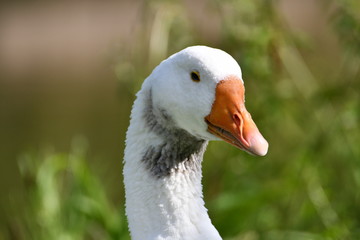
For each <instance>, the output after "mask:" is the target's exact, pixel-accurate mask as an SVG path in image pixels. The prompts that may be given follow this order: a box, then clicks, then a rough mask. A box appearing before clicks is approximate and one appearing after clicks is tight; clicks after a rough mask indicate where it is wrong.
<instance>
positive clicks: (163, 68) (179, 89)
mask: <svg viewBox="0 0 360 240" xmlns="http://www.w3.org/2000/svg"><path fill="white" fill-rule="evenodd" d="M194 72H195V73H196V74H198V76H199V77H200V81H193V80H192V75H191V74H192V73H194ZM242 89H243V81H242V73H241V69H240V67H239V65H238V64H237V62H236V61H235V60H234V59H233V58H232V57H231V56H230V55H229V54H227V53H225V52H223V51H221V50H218V49H213V48H209V47H205V46H194V47H188V48H186V49H184V50H182V51H180V52H178V53H176V54H174V55H172V56H171V57H169V58H168V59H166V60H164V61H163V62H162V63H161V64H160V65H159V66H157V67H156V68H155V69H154V71H153V72H152V73H151V75H150V76H149V77H148V78H147V79H146V80H145V82H144V83H143V85H142V88H141V90H140V91H139V92H138V93H137V99H136V100H135V102H134V105H133V109H132V112H131V121H130V126H129V129H128V131H127V135H126V149H125V157H124V162H125V165H124V183H125V193H126V214H127V217H128V222H129V229H130V232H131V236H132V239H133V240H170V239H171V240H176V239H184V240H200V239H204V240H205V239H206V240H212V239H214V240H216V239H221V237H220V235H219V233H218V231H217V230H216V229H215V227H214V226H213V225H212V224H211V220H210V218H209V216H208V214H207V209H206V208H205V206H204V201H203V195H202V185H201V177H202V175H201V161H202V158H203V153H204V151H205V148H206V145H207V142H208V141H209V140H219V139H223V140H225V141H227V142H229V143H230V144H232V145H234V146H236V147H238V148H240V149H243V150H245V151H248V152H250V153H253V154H256V155H265V154H266V152H267V148H268V144H267V142H266V140H265V139H264V138H263V137H262V136H261V134H260V133H259V132H258V130H257V128H256V126H255V124H254V123H253V121H252V120H251V117H250V114H249V113H248V112H247V111H246V109H245V105H244V99H243V98H244V96H243V90H242ZM229 224H230V223H229Z"/></svg>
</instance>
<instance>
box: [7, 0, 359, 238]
mask: <svg viewBox="0 0 360 240" xmlns="http://www.w3.org/2000/svg"><path fill="white" fill-rule="evenodd" d="M332 3H333V4H328V3H325V1H323V3H322V4H323V5H322V6H323V7H324V9H327V8H330V7H331V8H333V11H331V14H330V16H329V19H328V20H329V24H330V25H331V27H332V30H333V33H334V37H335V38H336V40H337V41H338V43H339V46H340V48H341V50H340V56H339V59H338V61H337V64H336V65H334V66H333V68H334V69H323V70H321V71H320V70H319V67H318V66H317V65H309V64H308V63H307V62H306V60H305V57H304V56H305V55H306V54H308V53H309V52H311V51H312V49H311V44H312V43H311V41H305V40H304V39H303V38H302V37H299V36H298V35H296V34H295V33H294V32H293V31H292V30H291V29H289V27H288V26H287V25H285V24H283V21H281V20H280V19H279V17H278V13H277V12H276V8H275V7H274V5H273V4H274V2H272V1H264V0H244V1H235V0H229V1H219V0H212V1H209V2H208V4H209V8H211V11H213V12H214V16H217V17H219V19H220V20H221V21H220V37H219V38H218V39H217V41H215V42H208V40H207V39H206V37H205V36H204V35H202V34H201V32H200V31H198V30H199V29H197V28H196V26H194V25H193V24H192V23H191V16H189V15H191V14H189V13H187V12H186V11H185V8H184V6H183V5H182V4H180V3H179V2H176V1H148V2H146V6H145V7H144V13H143V18H144V19H143V21H144V25H143V26H141V27H140V28H139V29H136V31H137V32H138V35H139V37H138V38H137V39H135V40H134V42H133V43H132V46H131V47H129V46H123V47H121V46H120V47H119V48H120V49H119V52H122V54H119V55H116V57H117V62H118V64H117V65H116V67H115V69H114V71H115V73H116V75H117V76H118V78H119V92H121V94H119V95H120V98H121V99H123V100H124V101H125V102H129V96H132V98H134V94H135V93H136V92H137V91H138V89H139V88H140V86H141V83H142V81H143V79H145V78H146V76H147V75H148V74H149V73H150V72H151V69H153V68H154V66H156V65H157V64H158V63H159V61H161V60H162V59H164V58H166V56H168V55H169V54H171V53H174V52H176V51H179V50H181V49H182V48H184V47H186V46H188V45H194V44H198V43H202V44H207V45H211V46H214V47H218V48H221V49H223V50H225V51H227V52H228V53H230V54H231V55H232V56H234V58H235V59H236V60H238V62H239V63H240V65H241V67H242V71H243V75H244V80H245V84H246V87H247V88H246V89H247V108H248V109H249V111H250V112H251V113H252V115H253V118H254V119H255V122H256V123H257V125H258V126H259V128H260V130H261V131H262V133H263V135H264V136H265V138H267V140H268V141H269V143H270V150H269V154H268V155H267V156H266V157H265V158H263V159H257V158H254V157H252V156H249V155H246V154H244V153H242V152H239V151H238V150H237V149H234V148H233V147H231V146H228V145H227V144H225V143H221V142H216V143H211V144H210V145H209V148H208V150H207V152H206V155H205V161H204V163H203V166H204V178H203V183H204V195H205V198H206V199H205V202H206V204H207V207H208V208H209V214H210V216H211V218H212V221H213V223H214V225H215V226H216V227H217V229H218V230H219V232H220V234H221V235H222V236H223V237H224V238H225V239H234V240H235V239H237V240H240V239H242V240H245V239H246V240H259V239H267V240H272V239H274V240H275V239H276V240H281V239H284V240H288V239H290V240H298V239H299V240H300V239H301V240H305V239H306V240H308V239H315V240H317V239H319V240H320V239H321V240H322V239H360V207H359V206H360V193H359V191H358V189H360V148H359V142H360V131H359V122H360V97H359V90H360V83H359V79H360V44H359V43H360V34H359V33H360V18H359V12H360V8H359V3H358V1H356V0H353V1H350V0H349V1H340V0H339V1H332ZM150 23H151V24H150ZM322 61H326V59H322ZM330 70H332V71H330ZM333 70H334V71H333ZM319 72H320V74H319ZM334 72H335V74H334V75H332V73H334ZM330 73H331V74H330ZM124 89H125V92H126V94H123V92H124ZM74 146H75V147H74V150H73V152H71V153H69V154H65V155H64V154H50V155H47V156H45V157H40V160H38V159H37V160H34V158H37V157H36V156H31V155H26V156H25V160H23V161H21V162H20V163H21V164H20V166H21V169H22V172H23V174H24V177H25V179H29V178H30V179H32V181H31V182H32V184H31V187H30V188H29V193H28V197H29V198H30V199H29V202H28V206H27V209H28V211H27V215H26V218H25V220H24V229H23V231H24V232H25V233H24V235H26V236H27V237H26V239H128V233H127V227H126V220H125V217H124V210H123V207H122V206H118V208H114V207H113V206H112V204H111V200H110V199H108V197H107V194H106V193H105V192H104V190H103V187H102V185H101V181H99V180H98V179H97V177H96V175H95V174H92V173H91V171H89V169H88V167H87V166H86V162H85V153H84V152H82V151H83V150H84V148H83V147H78V146H77V145H74ZM119 161H120V159H119ZM35 162H40V163H39V165H37V164H35V165H34V163H35ZM116 171H118V170H116ZM119 174H120V171H119ZM29 176H30V177H29ZM9 236H10V235H9ZM19 239H22V238H19ZM24 239H25V238H24Z"/></svg>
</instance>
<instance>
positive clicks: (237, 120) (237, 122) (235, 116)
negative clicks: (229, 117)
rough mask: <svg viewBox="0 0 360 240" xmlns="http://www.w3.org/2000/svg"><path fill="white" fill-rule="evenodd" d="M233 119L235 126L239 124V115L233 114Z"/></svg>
mask: <svg viewBox="0 0 360 240" xmlns="http://www.w3.org/2000/svg"><path fill="white" fill-rule="evenodd" d="M233 119H234V122H235V124H236V126H240V124H241V119H240V117H239V116H238V114H236V113H235V114H234V116H233Z"/></svg>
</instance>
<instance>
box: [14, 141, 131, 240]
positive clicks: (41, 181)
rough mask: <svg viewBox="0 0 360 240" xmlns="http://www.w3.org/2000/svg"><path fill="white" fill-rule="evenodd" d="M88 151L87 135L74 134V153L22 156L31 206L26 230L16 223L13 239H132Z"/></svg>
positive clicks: (21, 160)
mask: <svg viewBox="0 0 360 240" xmlns="http://www.w3.org/2000/svg"><path fill="white" fill-rule="evenodd" d="M85 157H86V142H85V140H84V139H81V138H76V139H75V140H74V143H73V151H72V152H70V153H69V154H54V153H51V152H50V151H47V153H43V154H42V155H32V154H27V155H24V156H22V157H21V159H20V161H19V166H20V170H21V173H22V175H23V176H24V180H26V185H27V194H26V198H27V199H26V202H27V204H28V206H27V210H26V214H25V217H24V219H23V220H22V223H21V225H22V226H25V227H24V228H21V227H20V229H21V230H22V232H23V236H22V237H21V235H19V232H18V231H19V229H16V228H11V227H10V228H9V229H10V231H9V233H8V234H9V235H8V236H9V237H10V239H17V238H20V239H22V238H24V239H37V240H42V239H43V240H45V239H46V240H48V239H54V240H55V239H59V240H60V239H61V240H67V239H68V240H76V239H89V240H90V239H129V236H128V231H127V223H126V221H125V218H124V217H123V215H124V211H123V208H122V207H121V206H118V207H117V208H115V207H114V206H113V205H112V204H111V202H110V200H109V199H108V197H107V195H106V193H105V191H104V188H103V186H102V185H101V184H100V182H99V179H97V177H96V175H95V174H94V173H93V172H92V171H91V170H90V169H89V167H88V166H87V163H86V161H85ZM39 160H40V161H39ZM119 174H120V171H119Z"/></svg>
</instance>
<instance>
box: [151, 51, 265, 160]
mask: <svg viewBox="0 0 360 240" xmlns="http://www.w3.org/2000/svg"><path fill="white" fill-rule="evenodd" d="M151 84H152V86H155V87H152V98H153V104H154V105H156V106H158V108H160V109H164V110H166V112H167V113H168V115H169V116H171V117H172V120H173V121H174V123H175V124H176V127H178V128H181V129H184V130H186V131H187V132H188V133H190V134H192V135H193V136H195V137H197V138H199V139H204V140H220V139H221V140H224V141H226V142H228V143H230V144H231V145H233V146H235V147H237V148H240V149H241V150H244V151H246V152H248V153H250V154H254V155H259V156H263V155H265V154H266V153H267V150H268V143H267V141H266V140H265V139H264V137H263V136H262V135H261V133H260V132H259V130H258V128H257V127H256V125H255V123H254V121H253V120H252V118H251V115H250V113H249V112H248V111H247V110H246V108H245V88H244V82H243V78H242V72H241V69H240V66H239V65H238V63H237V62H236V61H235V59H234V58H232V57H231V56H230V55H229V54H227V53H226V52H224V51H222V50H219V49H214V48H210V47H205V46H193V47H188V48H186V49H184V50H182V51H180V52H178V53H176V54H174V55H172V56H170V57H169V58H168V59H166V60H164V61H163V62H162V63H161V64H160V65H159V66H158V67H157V68H155V69H154V71H153V73H152V74H151Z"/></svg>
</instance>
